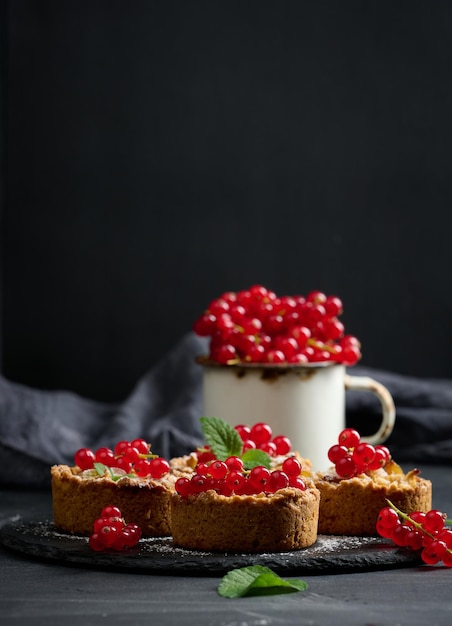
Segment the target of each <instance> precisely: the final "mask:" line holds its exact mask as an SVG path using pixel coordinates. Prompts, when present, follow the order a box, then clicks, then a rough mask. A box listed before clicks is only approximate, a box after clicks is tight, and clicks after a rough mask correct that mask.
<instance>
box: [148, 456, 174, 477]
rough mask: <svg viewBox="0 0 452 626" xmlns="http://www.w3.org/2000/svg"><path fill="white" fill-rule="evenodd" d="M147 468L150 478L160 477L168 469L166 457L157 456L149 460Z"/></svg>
mask: <svg viewBox="0 0 452 626" xmlns="http://www.w3.org/2000/svg"><path fill="white" fill-rule="evenodd" d="M149 469H150V475H151V476H152V478H162V476H164V475H165V474H167V473H168V472H169V471H170V464H169V463H168V461H167V460H166V459H163V458H161V457H157V458H155V459H152V460H151V461H150V462H149Z"/></svg>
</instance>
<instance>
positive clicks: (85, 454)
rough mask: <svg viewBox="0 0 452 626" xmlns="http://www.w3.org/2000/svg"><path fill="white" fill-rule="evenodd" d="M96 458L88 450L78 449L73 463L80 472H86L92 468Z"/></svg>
mask: <svg viewBox="0 0 452 626" xmlns="http://www.w3.org/2000/svg"><path fill="white" fill-rule="evenodd" d="M95 461H96V456H95V454H94V452H93V451H92V450H90V449H89V448H80V450H77V452H76V453H75V457H74V462H75V464H76V465H78V466H79V468H80V469H81V470H88V469H92V468H93V467H94V463H95Z"/></svg>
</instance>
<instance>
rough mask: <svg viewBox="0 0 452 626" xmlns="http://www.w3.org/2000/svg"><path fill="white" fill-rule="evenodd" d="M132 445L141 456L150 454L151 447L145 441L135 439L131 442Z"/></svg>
mask: <svg viewBox="0 0 452 626" xmlns="http://www.w3.org/2000/svg"><path fill="white" fill-rule="evenodd" d="M130 445H131V446H132V447H133V448H136V449H137V450H138V452H139V453H140V454H148V452H149V447H150V446H149V444H148V443H147V441H145V440H144V439H134V440H133V441H131V443H130Z"/></svg>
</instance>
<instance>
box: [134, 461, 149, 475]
mask: <svg viewBox="0 0 452 626" xmlns="http://www.w3.org/2000/svg"><path fill="white" fill-rule="evenodd" d="M133 471H134V472H135V474H136V475H137V476H140V477H141V478H144V477H145V476H149V474H150V473H151V462H150V461H149V459H139V460H138V461H137V462H136V463H135V464H134V466H133Z"/></svg>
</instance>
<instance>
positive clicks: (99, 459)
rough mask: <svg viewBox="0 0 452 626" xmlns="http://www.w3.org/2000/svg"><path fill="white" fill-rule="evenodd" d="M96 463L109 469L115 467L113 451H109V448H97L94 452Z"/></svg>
mask: <svg viewBox="0 0 452 626" xmlns="http://www.w3.org/2000/svg"><path fill="white" fill-rule="evenodd" d="M96 463H103V464H104V465H108V466H109V467H112V466H115V467H116V464H115V455H114V453H113V450H110V448H99V449H98V450H97V451H96Z"/></svg>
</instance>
